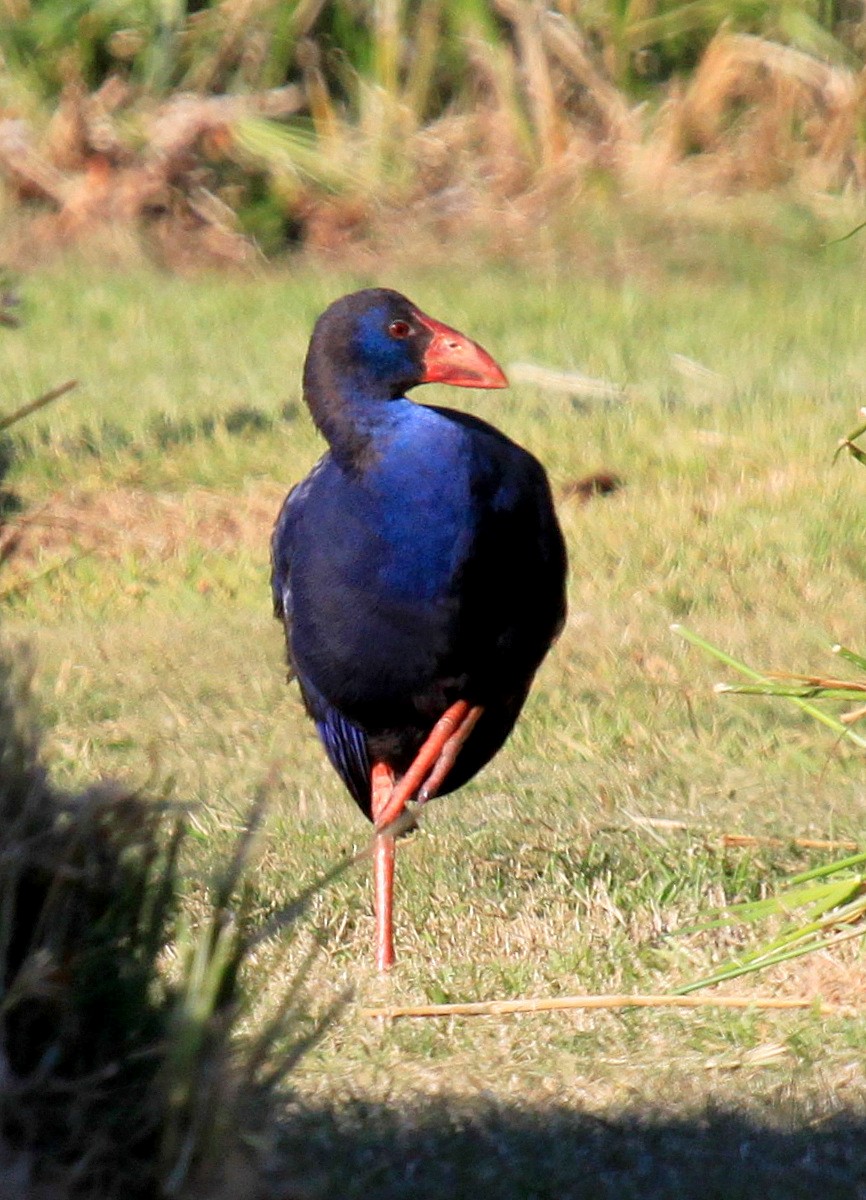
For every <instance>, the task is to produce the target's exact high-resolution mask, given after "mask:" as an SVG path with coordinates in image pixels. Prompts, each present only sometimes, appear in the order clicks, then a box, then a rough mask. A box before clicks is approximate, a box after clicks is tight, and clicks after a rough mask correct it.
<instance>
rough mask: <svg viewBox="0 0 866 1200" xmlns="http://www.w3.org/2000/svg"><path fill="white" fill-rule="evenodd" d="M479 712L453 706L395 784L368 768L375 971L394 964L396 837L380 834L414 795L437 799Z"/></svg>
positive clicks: (380, 766)
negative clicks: (372, 828)
mask: <svg viewBox="0 0 866 1200" xmlns="http://www.w3.org/2000/svg"><path fill="white" fill-rule="evenodd" d="M482 712H483V709H481V708H480V707H478V706H477V705H476V706H475V707H474V708H470V706H469V704H468V703H467V702H466V701H465V700H458V701H457V703H456V704H452V705H451V707H450V708H449V709H448V711H447V712H446V713H445V714H444V715H443V716H441V717H440V718H439V720H438V721H437V722H436V724H435V725H434V726H433V729H432V730H431V732H430V735H429V737H428V738H427V740H426V741H425V742H424V745H423V746H422V747H421V749H420V750H419V751H418V753H417V754H416V755H415V758H414V759H413V761H412V765H411V766H410V767H409V770H408V771H407V772H406V774H405V775H404V776H403V778H402V779H401V780H400V782H399V783H396V784H395V783H394V772H393V771H392V770H391V768H390V767H389V766H388V765H387V764H386V763H382V762H377V763H374V764H373V770H372V771H371V773H370V784H371V787H370V792H371V813H372V817H373V824H374V825H375V827H376V842H375V846H374V848H373V876H374V883H375V912H376V966H377V968H378V969H379V970H380V971H387V970H388V968H389V967H391V966H393V963H394V931H393V920H392V914H393V909H394V858H395V855H396V838H395V836H394V834H392V833H385V832H383V831H384V830H385V829H386V828H387V826H388V825H390V824H391V822H392V821H396V819H397V817H399V816H400V814H401V813H402V812H403V810H404V809H405V807H406V804H407V803H408V801H409V800H411V799H412V797H413V796H414V795H416V794H419V797H420V799H421V800H422V802H423V801H425V800H429V799H431V797H433V796H435V795H436V792H437V791H438V789H439V788H440V787H441V786H442V783H443V781H444V779H445V776H446V775H447V774H448V772H449V771H450V770H451V768H452V766H453V765H454V760H455V759H456V758H457V755H458V753H459V752H460V748H461V746H463V744H464V742H465V741H466V739H467V738H468V737H469V734H470V733H471V732H472V730H473V729H474V728H475V723H476V722H477V720H478V718H479V717H480V716H481V713H482Z"/></svg>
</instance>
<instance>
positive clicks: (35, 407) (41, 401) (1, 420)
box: [0, 379, 78, 433]
mask: <svg viewBox="0 0 866 1200" xmlns="http://www.w3.org/2000/svg"><path fill="white" fill-rule="evenodd" d="M77 386H78V380H77V379H67V381H66V383H61V384H60V385H59V386H58V387H55V388H52V389H51V390H50V391H48V392H45V393H44V394H43V395H42V396H37V398H36V399H35V400H29V401H28V402H27V404H22V405H21V407H20V408H16V409H14V411H13V412H11V413H7V414H6V415H5V416H0V433H2V432H3V430H5V429H8V428H9V427H10V425H14V424H15V423H16V421H22V420H23V419H24V418H25V417H29V416H30V414H31V413H35V412H38V411H39V409H40V408H45V407H46V406H47V405H49V404H51V403H53V402H54V401H55V400H59V399H60V397H61V396H65V395H66V393H67V392H71V391H72V389H73V388H74V387H77Z"/></svg>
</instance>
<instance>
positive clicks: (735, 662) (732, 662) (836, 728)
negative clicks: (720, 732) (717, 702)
mask: <svg viewBox="0 0 866 1200" xmlns="http://www.w3.org/2000/svg"><path fill="white" fill-rule="evenodd" d="M670 628H671V632H672V633H676V634H678V635H679V636H680V637H682V638H684V639H685V640H686V641H687V642H690V643H691V644H692V645H693V646H697V647H698V648H699V649H700V650H704V651H705V652H706V653H707V654H710V655H712V657H713V658H715V659H717V660H718V662H721V663H724V665H725V666H727V667H731V668H732V669H733V670H735V671H739V672H740V674H741V675H745V677H746V678H747V679H751V680H752V681H753V682H754V683H757V684H761V685H762V686H764V687H772V686H774V685H773V683H772V680H770V679H767V677H766V676H765V675H761V673H760V672H759V671H754V670H753V669H752V668H751V667H748V666H746V664H745V663H743V662H740V661H739V659H736V658H734V657H733V656H732V655H730V654H726V653H725V651H724V650H720V649H719V648H718V647H717V646H714V645H712V643H711V642H708V641H706V639H705V638H702V637H701V636H700V635H699V634H697V633H693V632H692V630H690V629H687V628H686V627H685V625H680V624H678V623H677V624H673V625H671V627H670ZM725 690H729V691H730V690H734V689H732V688H730V687H728V686H727V685H726V686H725ZM791 699H792V700H793V702H794V703H795V704H796V705H797V706H798V707H799V708H801V709H802V710H803V712H804V713H808V715H809V716H810V717H813V718H814V719H815V720H816V721H820V723H821V724H822V725H826V726H827V728H828V729H832V730H833V732H834V733H836V734H838V735H839V736H840V737H844V738H848V739H849V740H850V741H852V742H854V743H855V745H857V746H859V747H861V749H863V750H866V738H862V737H860V735H859V734H856V733H855V732H854V731H853V729H851V728H849V726H847V725H844V724H843V723H842V722H841V721H840V720H839V719H838V718H837V717H834V716H832V715H831V714H830V713H825V712H823V711H822V710H821V709H820V708H816V707H815V705H814V704H809V703H808V701H806V700H804V699H802V698H801V697H799V696H792V697H791Z"/></svg>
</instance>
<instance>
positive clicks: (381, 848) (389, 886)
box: [370, 762, 397, 971]
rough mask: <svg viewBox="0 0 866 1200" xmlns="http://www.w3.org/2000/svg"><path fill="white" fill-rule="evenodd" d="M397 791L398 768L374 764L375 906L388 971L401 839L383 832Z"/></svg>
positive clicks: (380, 959) (381, 959)
mask: <svg viewBox="0 0 866 1200" xmlns="http://www.w3.org/2000/svg"><path fill="white" fill-rule="evenodd" d="M393 792H394V772H393V771H392V770H391V768H390V767H389V766H388V765H387V764H386V763H382V762H377V763H374V764H373V770H372V772H371V797H370V799H371V812H372V816H373V823H374V825H375V826H376V843H375V846H374V848H373V886H374V901H373V908H374V912H375V914H376V968H377V970H379V971H387V970H388V968H389V967H390V966H393V964H394V928H393V919H392V914H393V911H394V858H395V854H396V850H397V839H396V838H395V837H394V835H393V833H382V832H381V830H382V828H383V827H384V826H385V825H388V824H390V821H391V820H393V818H389V820H387V821H383V820H382V819H381V815H382V813H383V811H385V809H386V808H387V806H388V801H389V800H390V798H391V796H392V795H393Z"/></svg>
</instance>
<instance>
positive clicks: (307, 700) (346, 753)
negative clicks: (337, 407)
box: [271, 455, 370, 816]
mask: <svg viewBox="0 0 866 1200" xmlns="http://www.w3.org/2000/svg"><path fill="white" fill-rule="evenodd" d="M327 458H328V456H327V455H325V456H324V458H322V459H320V460H319V462H318V463H317V464H316V466H315V467H313V469H312V471H311V472H310V474H309V475H308V476H307V478H306V479H304V480H303V482H302V483H299V484H298V485H297V486H296V487H294V488H292V490H291V491H290V492H289V494H288V496H286V498H285V500H284V501H283V506H282V508H281V509H280V513H279V516H278V517H277V521H276V524H275V525H274V532H273V534H272V535H271V593H272V595H273V601H274V615H275V616H276V617H277V618H278V619H279V620H281V621H282V623H283V627H284V628H285V632H286V651H287V655H288V660H289V667H290V669H291V672H292V674H294V675H295V676H296V677H297V680H298V683H299V684H300V688H301V695H302V696H303V700H304V707H305V708H306V710H307V712H308V713H309V714H310V716H311V717H312V718H313V720H314V721H315V723H316V729H317V730H318V733H319V737H320V738H321V740H322V744H323V746H324V747H325V751H326V753H327V755H328V758H329V759H330V760H331V763H332V765H333V767H334V769H335V770H336V772H337V774H338V775H339V776H340V778H341V779H342V780H343V782H344V783H345V785H346V787H347V788H348V790H349V792H350V793H351V795H352V797H353V798H354V799H355V801H356V802H357V804H358V806H359V807H360V808H361V810H362V811H363V812H364V813H366V815H367V816H369V815H370V756H369V752H368V749H367V738H366V735H365V734H364V732H363V731H362V730H361V729H359V728H358V727H357V726H356V725H353V724H352V723H351V721H349V720H347V718H346V717H344V716H343V714H342V713H341V712H339V710H338V709H336V708H335V707H334V706H333V705H332V704H329V703H328V701H327V700H326V699H325V697H324V696H323V695H322V694H321V692H320V691H319V690H318V689H317V688H316V687H315V686H314V685H313V683H312V682H311V680H310V679H308V678H307V677H306V676H305V675H304V674H303V672H301V671H299V670H298V668H297V665H296V663H295V661H294V658H293V656H292V587H291V565H292V556H293V553H294V550H295V538H296V536H297V529H298V523H299V520H300V518H301V515H302V513H303V511H304V507H305V505H306V504H307V501H308V499H309V495H310V491H311V489H312V487H313V484H314V481H315V479H316V477H317V475H318V474H319V472H320V471H321V470H322V469H323V466H324V465H325V463H326V461H327Z"/></svg>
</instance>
